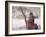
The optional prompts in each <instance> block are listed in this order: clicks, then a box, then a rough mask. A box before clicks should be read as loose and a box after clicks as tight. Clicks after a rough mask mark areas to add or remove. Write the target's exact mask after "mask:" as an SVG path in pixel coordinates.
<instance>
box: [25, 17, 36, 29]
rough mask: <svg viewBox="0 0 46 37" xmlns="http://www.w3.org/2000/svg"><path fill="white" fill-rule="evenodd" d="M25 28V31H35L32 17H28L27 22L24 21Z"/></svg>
mask: <svg viewBox="0 0 46 37" xmlns="http://www.w3.org/2000/svg"><path fill="white" fill-rule="evenodd" d="M26 27H27V29H35V24H34V16H31V17H29V20H28V21H26Z"/></svg>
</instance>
